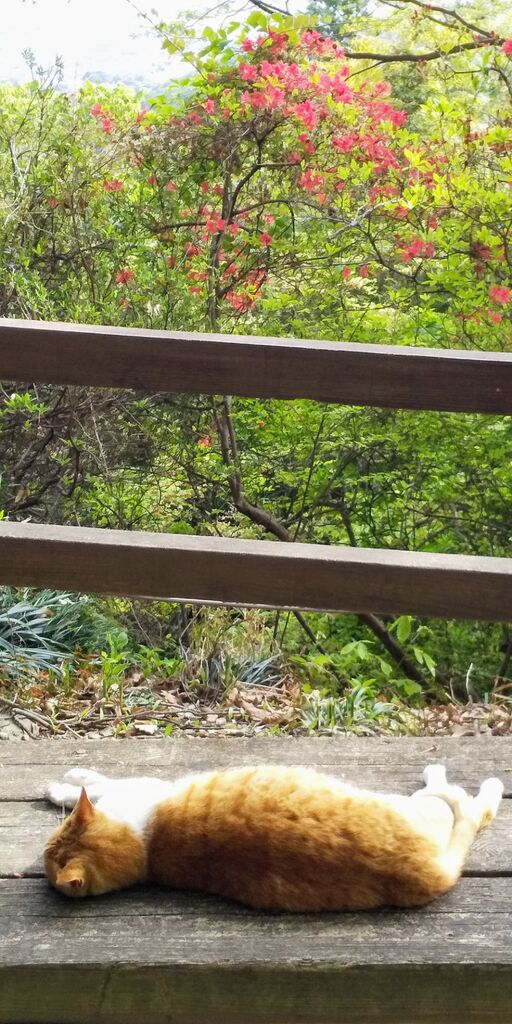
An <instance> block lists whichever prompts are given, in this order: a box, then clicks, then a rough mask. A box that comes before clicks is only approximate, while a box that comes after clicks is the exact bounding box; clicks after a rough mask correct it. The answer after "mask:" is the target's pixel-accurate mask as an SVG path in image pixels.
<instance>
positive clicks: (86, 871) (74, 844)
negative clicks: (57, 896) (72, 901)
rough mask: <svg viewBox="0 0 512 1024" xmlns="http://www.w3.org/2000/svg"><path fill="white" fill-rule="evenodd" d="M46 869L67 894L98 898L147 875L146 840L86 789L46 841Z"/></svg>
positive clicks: (57, 887) (50, 877) (52, 882)
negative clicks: (99, 805) (97, 805)
mask: <svg viewBox="0 0 512 1024" xmlns="http://www.w3.org/2000/svg"><path fill="white" fill-rule="evenodd" d="M44 867H45V871H46V874H47V876H48V878H49V880H50V882H51V884H52V885H53V886H54V887H55V888H56V889H58V890H59V892H62V893H64V895H65V896H73V897H79V896H99V895H100V894H101V893H105V892H110V891H111V890H112V889H124V888H125V887H126V886H129V885H134V884H135V883H136V882H140V881H142V880H143V879H144V875H145V867H146V854H145V848H144V843H143V841H142V839H140V838H139V836H138V835H137V834H136V833H135V832H134V831H133V829H131V828H130V827H129V826H128V825H123V824H122V823H120V822H118V821H113V820H112V818H108V817H107V815H106V814H103V813H102V812H101V811H98V810H97V809H96V808H95V807H94V806H93V804H92V803H91V801H90V800H89V797H88V796H87V793H86V791H85V789H82V793H81V795H80V799H79V801H78V803H77V805H76V807H75V809H74V811H73V812H72V813H71V814H70V815H69V817H68V818H66V819H65V821H63V823H62V825H59V826H58V828H56V829H55V831H54V832H53V833H52V835H51V836H50V838H49V840H48V842H47V844H46V849H45V851H44Z"/></svg>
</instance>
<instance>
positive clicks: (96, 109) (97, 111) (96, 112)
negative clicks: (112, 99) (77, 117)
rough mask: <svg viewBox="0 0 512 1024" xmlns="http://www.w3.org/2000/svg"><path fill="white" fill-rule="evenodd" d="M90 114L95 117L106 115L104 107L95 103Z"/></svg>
mask: <svg viewBox="0 0 512 1024" xmlns="http://www.w3.org/2000/svg"><path fill="white" fill-rule="evenodd" d="M89 113H90V114H92V116H93V117H103V116H104V114H105V112H104V110H103V107H102V106H100V104H99V103H93V105H92V107H91V109H90V111H89Z"/></svg>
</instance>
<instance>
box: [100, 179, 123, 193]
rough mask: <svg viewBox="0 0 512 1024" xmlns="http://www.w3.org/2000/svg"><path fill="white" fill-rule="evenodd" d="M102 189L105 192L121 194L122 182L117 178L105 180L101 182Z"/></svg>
mask: <svg viewBox="0 0 512 1024" xmlns="http://www.w3.org/2000/svg"><path fill="white" fill-rule="evenodd" d="M103 188H104V189H105V192H122V191H123V182H122V181H120V180H119V178H105V181H104V182H103Z"/></svg>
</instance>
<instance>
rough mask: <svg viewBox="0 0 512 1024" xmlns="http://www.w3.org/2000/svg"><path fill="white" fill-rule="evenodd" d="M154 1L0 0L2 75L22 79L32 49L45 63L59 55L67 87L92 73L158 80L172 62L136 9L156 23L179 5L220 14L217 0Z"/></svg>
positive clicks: (170, 15) (214, 17)
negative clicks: (26, 52)
mask: <svg viewBox="0 0 512 1024" xmlns="http://www.w3.org/2000/svg"><path fill="white" fill-rule="evenodd" d="M4 4H5V7H7V8H8V11H6V10H5V8H4ZM156 4H157V7H158V10H157V11H155V8H154V6H153V4H152V3H151V2H148V0H134V3H133V5H132V3H130V2H129V0H4V3H3V4H2V5H1V6H2V8H3V10H2V28H1V33H0V78H1V79H2V80H4V81H6V80H15V81H26V80H27V79H28V78H29V73H28V71H27V68H26V65H25V62H24V60H23V57H22V52H23V50H25V49H30V50H32V51H33V53H34V56H35V58H36V61H37V62H38V63H40V64H42V65H44V66H45V67H46V66H49V65H51V64H52V62H53V61H54V59H55V56H56V55H58V56H60V57H62V58H63V60H64V65H65V85H66V87H67V88H73V87H75V86H77V85H78V84H80V82H81V80H82V79H83V76H84V75H86V74H88V73H91V72H95V71H101V72H106V73H109V74H112V75H115V76H118V77H119V78H121V79H122V78H129V79H133V78H137V77H140V78H142V79H144V80H146V81H148V82H161V81H162V80H165V78H166V76H167V75H169V73H172V65H171V61H170V59H169V57H168V55H167V54H165V53H164V52H163V51H162V49H161V45H160V40H159V38H158V36H157V34H156V33H155V32H153V31H151V29H150V26H149V25H148V23H147V22H146V21H144V19H142V18H141V17H140V16H139V15H138V14H137V11H136V10H135V7H138V8H139V10H141V11H143V12H145V13H147V14H149V16H150V18H151V19H152V20H153V21H155V22H158V21H159V20H163V21H165V20H167V21H171V20H173V19H174V18H176V17H177V16H178V14H179V13H180V11H182V10H183V8H191V9H192V10H193V11H194V13H197V14H198V15H201V14H207V13H208V12H209V11H211V10H212V9H213V10H214V13H213V14H212V15H211V17H210V18H209V20H210V21H211V22H214V21H218V20H219V13H218V11H217V10H216V8H217V6H218V5H217V4H216V0H189V2H188V3H187V0H156ZM243 4H244V0H240V6H243Z"/></svg>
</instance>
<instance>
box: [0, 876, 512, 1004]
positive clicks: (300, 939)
mask: <svg viewBox="0 0 512 1024" xmlns="http://www.w3.org/2000/svg"><path fill="white" fill-rule="evenodd" d="M0 922H1V924H0V1020H2V1022H3V1024H13V1022H17V1024H19V1022H21V1021H24V1022H29V1021H31V1022H32V1021H39V1022H47V1021H52V1022H53V1024H55V1022H67V1024H75V1022H76V1024H79V1022H80V1024H85V1022H87V1024H89V1022H90V1024H93V1022H94V1024H96V1022H97V1024H104V1022H114V1021H116V1022H121V1021H127V1022H129V1024H130V1022H133V1024H139V1022H140V1021H141V1020H143V1021H144V1022H147V1024H164V1022H165V1024H169V1022H170V1021H172V1022H173V1024H200V1022H206V1021H208V1022H212V1024H221V1022H222V1024H241V1022H247V1024H331V1022H332V1024H334V1022H335V1021H336V1022H339V1021H343V1022H344V1024H345V1022H346V1024H363V1022H364V1024H373V1022H377V1021H379V1022H382V1021H385V1022H388V1024H426V1022H430V1024H434V1021H435V1022H436V1024H445V1022H446V1024H447V1022H450V1024H455V1022H458V1024H463V1022H464V1024H465V1022H466V1021H470V1022H474V1024H482V1021H486V1022H488V1021H492V1022H498V1021H499V1022H502V1024H504V1022H505V1021H506V1022H507V1024H508V1022H509V1021H510V1005H511V1001H512V967H511V964H512V940H511V934H510V923H511V897H510V886H509V884H508V883H507V884H505V880H503V879H495V880H493V882H492V885H491V884H490V883H489V881H488V880H485V879H471V878H469V879H463V880H462V882H461V883H460V885H459V887H458V888H457V890H455V891H454V892H453V893H451V894H450V895H449V896H448V897H445V898H444V899H443V900H440V901H439V902H438V903H436V904H434V905H433V906H432V907H429V908H424V909H423V910H420V911H414V912H406V913H404V912H396V911H388V912H379V913H375V914H352V915H348V914H338V915H337V914H331V915H298V916H295V915H264V914H256V913H251V912H250V911H244V910H243V909H241V908H237V907H234V906H232V905H228V904H226V903H221V902H220V901H216V900H210V899H206V898H203V897H200V896H195V895H193V894H190V895H188V894H184V893H182V894H179V895H178V894H172V893H171V894H170V893H160V892H158V891H154V892H152V893H145V892H144V891H143V890H141V891H138V892H133V893H130V894H128V893H125V894H119V895H117V896H110V897H105V898H102V899H101V900H96V901H90V902H89V901H87V902H86V901H84V902H83V903H82V902H79V903H73V904H71V903H69V902H66V901H65V900H64V899H63V898H62V897H59V896H58V895H57V894H55V893H52V892H50V891H49V890H48V888H47V886H46V884H45V883H44V882H43V881H42V880H19V879H17V880H6V881H1V882H0Z"/></svg>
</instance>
